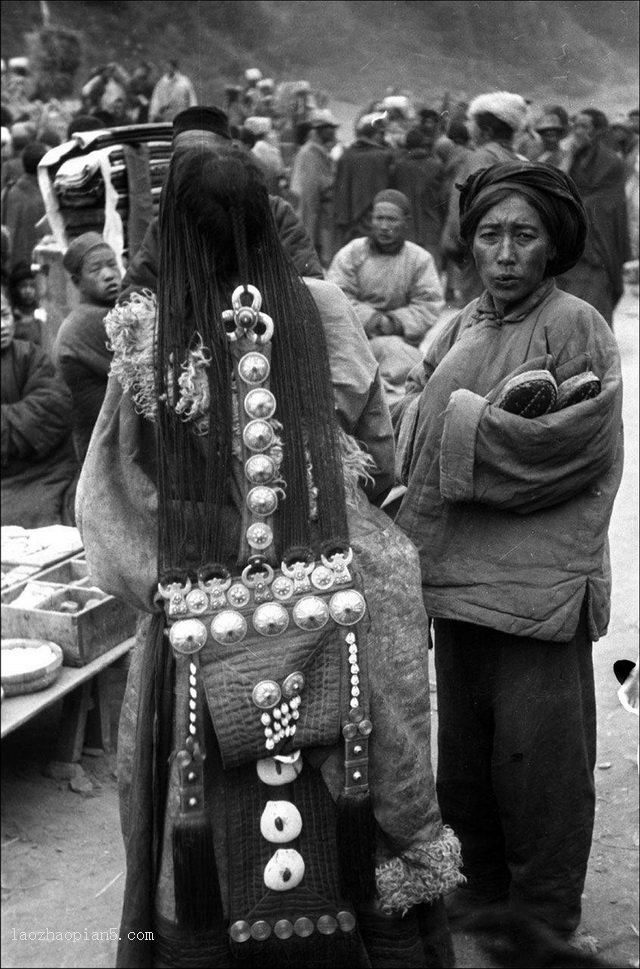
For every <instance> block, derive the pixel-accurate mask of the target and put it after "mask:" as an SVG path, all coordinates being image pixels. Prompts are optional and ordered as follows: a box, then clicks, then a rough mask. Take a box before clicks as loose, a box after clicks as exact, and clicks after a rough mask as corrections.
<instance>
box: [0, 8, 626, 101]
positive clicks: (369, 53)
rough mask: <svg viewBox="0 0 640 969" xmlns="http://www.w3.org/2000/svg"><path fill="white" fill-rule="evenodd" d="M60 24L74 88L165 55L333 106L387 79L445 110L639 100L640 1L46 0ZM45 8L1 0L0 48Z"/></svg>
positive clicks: (192, 69) (226, 79)
mask: <svg viewBox="0 0 640 969" xmlns="http://www.w3.org/2000/svg"><path fill="white" fill-rule="evenodd" d="M47 6H48V8H49V11H50V14H51V23H52V25H54V26H65V27H69V28H72V29H74V30H76V31H79V32H80V35H81V38H82V42H83V46H84V48H85V52H86V53H85V58H84V64H83V67H82V68H81V70H80V72H79V73H78V78H77V80H78V85H79V84H80V83H81V82H82V81H84V80H85V79H86V78H87V76H88V74H89V71H90V69H91V68H92V67H93V66H95V65H100V64H104V63H106V62H107V61H110V60H115V61H118V62H120V63H121V64H122V65H123V66H124V67H126V68H128V69H131V68H132V67H134V66H135V64H136V62H137V61H138V60H140V59H146V60H149V61H152V62H153V63H154V64H155V65H157V67H158V70H161V68H162V66H163V63H164V61H165V60H166V58H167V57H175V58H177V59H178V60H179V62H180V65H181V69H182V70H184V71H185V73H187V74H188V75H189V76H190V77H191V78H192V80H193V81H194V83H195V85H196V89H197V92H198V96H199V98H200V99H201V101H202V102H212V101H213V102H216V101H217V102H218V103H220V101H221V99H222V93H223V88H224V84H225V83H237V82H238V81H239V80H241V77H242V73H243V71H244V70H245V69H246V68H247V67H259V68H260V69H261V70H262V72H263V74H264V75H265V76H268V77H273V78H275V79H276V80H278V81H280V80H301V79H305V80H308V81H310V82H311V84H312V86H314V87H315V88H320V89H323V90H325V91H326V92H327V93H328V94H329V96H330V98H331V100H332V101H334V100H336V101H343V102H349V103H351V104H355V105H363V104H365V103H366V102H368V101H370V100H372V99H374V98H377V97H380V96H381V95H383V94H384V93H385V91H386V89H387V88H388V87H394V88H397V89H400V90H403V91H405V92H410V93H411V94H412V95H413V96H414V98H415V100H416V101H419V102H420V103H423V104H428V105H432V106H434V107H437V106H439V104H440V103H441V102H442V98H443V95H444V93H445V92H449V94H450V95H451V97H452V98H454V99H458V98H461V99H468V98H470V97H473V96H474V95H475V94H478V93H481V92H483V91H486V90H496V89H508V90H514V91H518V92H520V93H521V94H523V95H524V96H525V97H527V98H529V99H531V100H532V101H534V102H536V103H540V102H543V101H548V100H555V101H558V102H560V103H563V104H565V105H566V106H567V107H568V108H569V109H573V110H575V109H577V108H579V107H581V106H585V105H586V104H588V103H591V104H594V105H597V106H599V107H602V108H604V110H606V111H608V112H609V113H613V112H617V111H624V112H625V113H626V111H628V110H629V109H630V108H631V107H634V106H637V102H638V95H637V74H638V63H637V54H638V4H637V3H636V2H620V0H616V2H611V0H602V2H600V0H588V2H561V0H551V2H548V0H504V2H503V0H480V2H464V0H455V2H451V0H428V2H427V0H396V2H385V0H375V2H362V0H333V2H331V3H328V2H325V0H304V2H292V0H255V2H253V0H235V2H234V0H222V2H215V0H201V2H189V0H146V2H140V0H108V2H103V0H88V2H72V0H50V2H49V3H48V5H47ZM41 7H42V4H40V3H38V2H35V0H18V2H10V0H3V2H2V4H1V11H2V56H3V57H4V58H5V59H6V58H7V57H12V56H18V55H21V54H24V53H26V43H25V39H24V38H25V34H26V33H27V32H28V31H29V30H33V29H34V28H37V27H38V26H41V24H42V13H41Z"/></svg>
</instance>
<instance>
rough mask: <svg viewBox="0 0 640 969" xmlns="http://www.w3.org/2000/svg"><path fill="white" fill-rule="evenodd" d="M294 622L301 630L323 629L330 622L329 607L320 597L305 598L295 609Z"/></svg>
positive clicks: (297, 603)
mask: <svg viewBox="0 0 640 969" xmlns="http://www.w3.org/2000/svg"><path fill="white" fill-rule="evenodd" d="M293 621H294V622H295V624H296V626H298V627H299V628H300V629H322V627H323V626H326V624H327V623H328V621H329V607H328V606H327V604H326V602H324V601H323V600H322V599H320V598H318V596H305V597H304V598H303V599H300V600H299V601H298V602H296V604H295V606H294V607H293Z"/></svg>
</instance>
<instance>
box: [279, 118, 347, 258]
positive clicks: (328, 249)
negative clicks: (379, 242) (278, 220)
mask: <svg viewBox="0 0 640 969" xmlns="http://www.w3.org/2000/svg"><path fill="white" fill-rule="evenodd" d="M309 124H310V131H309V136H308V138H307V140H306V141H305V143H304V145H303V146H302V148H301V149H300V151H299V152H298V153H297V155H296V157H295V159H294V162H293V168H292V171H291V185H290V189H291V192H292V193H293V194H294V195H295V197H296V200H297V206H296V211H297V214H298V218H299V219H300V221H301V222H302V224H303V225H304V227H305V229H306V230H307V232H308V233H309V236H310V237H311V241H312V242H313V244H314V246H315V248H316V251H317V253H318V255H319V256H320V262H321V263H322V265H323V266H325V267H327V266H329V264H330V262H331V254H332V243H333V239H332V237H333V185H334V181H335V162H334V160H333V157H332V153H331V151H332V149H333V148H334V146H335V145H336V129H337V128H338V127H339V125H338V122H337V121H336V120H335V118H334V117H333V114H332V113H331V111H329V110H328V109H327V108H317V109H316V110H315V111H312V112H311V115H310V117H309Z"/></svg>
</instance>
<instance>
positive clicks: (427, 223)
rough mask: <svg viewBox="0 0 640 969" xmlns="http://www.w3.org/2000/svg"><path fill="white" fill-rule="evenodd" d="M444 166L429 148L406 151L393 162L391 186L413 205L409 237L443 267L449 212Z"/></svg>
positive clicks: (408, 230) (408, 227)
mask: <svg viewBox="0 0 640 969" xmlns="http://www.w3.org/2000/svg"><path fill="white" fill-rule="evenodd" d="M443 186H444V166H443V164H442V162H441V161H440V159H439V158H437V156H436V155H432V154H430V153H429V152H428V151H427V149H426V148H410V149H408V150H405V151H402V152H401V153H400V154H399V155H398V157H397V158H396V159H395V161H394V163H393V168H392V170H391V181H390V187H391V188H395V189H397V190H398V191H399V192H404V194H405V195H406V196H407V198H408V199H409V202H410V203H411V218H410V220H409V223H408V225H407V232H406V238H407V239H408V240H409V241H410V242H415V243H417V244H418V245H419V246H422V248H423V249H426V250H427V251H428V252H430V253H431V255H432V256H433V258H434V259H435V261H436V266H438V267H439V266H440V263H441V259H440V236H441V234H442V226H443V225H444V219H445V215H446V212H447V201H446V199H445V197H444V191H443Z"/></svg>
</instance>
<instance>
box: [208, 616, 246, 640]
mask: <svg viewBox="0 0 640 969" xmlns="http://www.w3.org/2000/svg"><path fill="white" fill-rule="evenodd" d="M211 635H212V636H213V638H214V639H215V641H216V642H217V643H220V644H221V645H222V646H233V645H234V643H240V642H242V640H243V639H244V637H245V636H246V635H247V621H246V619H245V618H244V616H243V615H242V614H241V613H239V612H236V611H235V609H223V610H222V612H219V613H218V615H217V616H215V617H214V618H213V619H212V620H211Z"/></svg>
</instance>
